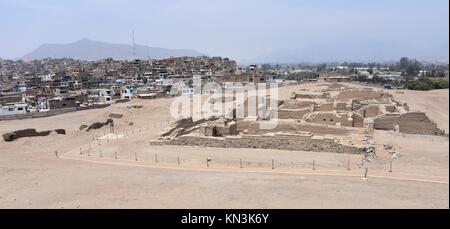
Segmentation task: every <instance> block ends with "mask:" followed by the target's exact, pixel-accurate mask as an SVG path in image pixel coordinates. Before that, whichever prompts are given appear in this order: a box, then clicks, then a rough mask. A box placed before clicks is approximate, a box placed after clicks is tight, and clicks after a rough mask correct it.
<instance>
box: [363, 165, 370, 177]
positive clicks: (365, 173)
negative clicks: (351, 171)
mask: <svg viewBox="0 0 450 229" xmlns="http://www.w3.org/2000/svg"><path fill="white" fill-rule="evenodd" d="M367 173H369V168H368V167H367V168H366V171H365V172H364V179H367Z"/></svg>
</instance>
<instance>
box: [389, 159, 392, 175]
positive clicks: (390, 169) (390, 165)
mask: <svg viewBox="0 0 450 229" xmlns="http://www.w3.org/2000/svg"><path fill="white" fill-rule="evenodd" d="M389 172H390V173H392V161H391V162H390V163H389Z"/></svg>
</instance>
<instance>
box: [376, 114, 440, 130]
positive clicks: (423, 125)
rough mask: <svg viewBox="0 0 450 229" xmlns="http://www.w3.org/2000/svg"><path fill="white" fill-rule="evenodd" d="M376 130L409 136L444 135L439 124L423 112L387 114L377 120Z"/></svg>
mask: <svg viewBox="0 0 450 229" xmlns="http://www.w3.org/2000/svg"><path fill="white" fill-rule="evenodd" d="M374 122H375V123H374V128H375V129H377V130H395V126H396V125H398V126H399V131H400V132H402V133H407V134H424V135H443V134H444V133H443V131H442V130H440V129H438V128H437V124H436V123H435V122H433V121H431V120H430V119H429V118H428V117H427V115H426V114H425V113H423V112H409V113H406V114H401V115H398V114H386V115H383V116H380V117H377V118H375V120H374Z"/></svg>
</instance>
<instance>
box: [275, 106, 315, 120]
mask: <svg viewBox="0 0 450 229" xmlns="http://www.w3.org/2000/svg"><path fill="white" fill-rule="evenodd" d="M311 112H312V110H311V109H310V108H308V109H284V108H280V109H278V118H279V119H302V118H303V117H304V116H305V115H306V114H310V113H311Z"/></svg>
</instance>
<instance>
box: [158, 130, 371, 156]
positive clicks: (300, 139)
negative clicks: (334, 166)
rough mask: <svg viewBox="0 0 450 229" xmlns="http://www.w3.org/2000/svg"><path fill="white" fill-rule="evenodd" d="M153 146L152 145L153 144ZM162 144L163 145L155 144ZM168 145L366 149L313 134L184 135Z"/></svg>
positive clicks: (324, 150)
mask: <svg viewBox="0 0 450 229" xmlns="http://www.w3.org/2000/svg"><path fill="white" fill-rule="evenodd" d="M151 144H152V143H151ZM154 144H161V143H157V142H156V143H154ZM165 144H168V145H191V146H204V147H219V148H260V149H278V150H295V151H297V150H302V151H314V152H333V153H349V154H362V153H363V152H364V147H362V146H354V145H353V146H352V145H344V144H340V143H337V142H336V141H335V140H334V139H333V138H323V137H317V136H313V135H311V134H297V135H296V134H273V135H244V136H233V137H225V138H218V137H200V136H195V135H183V136H181V137H179V138H177V139H173V140H171V141H167V142H165Z"/></svg>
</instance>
